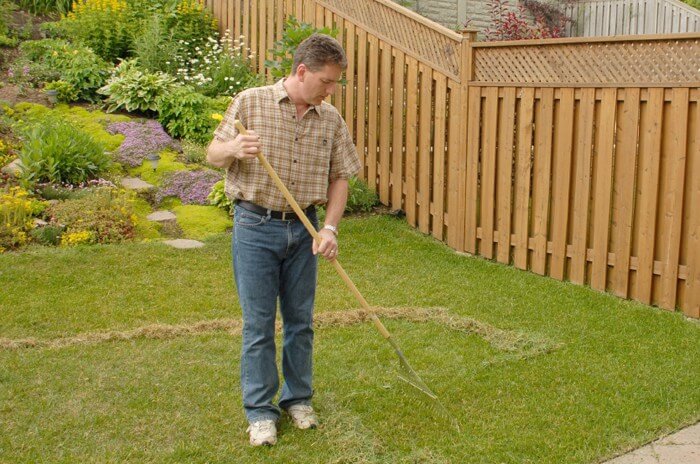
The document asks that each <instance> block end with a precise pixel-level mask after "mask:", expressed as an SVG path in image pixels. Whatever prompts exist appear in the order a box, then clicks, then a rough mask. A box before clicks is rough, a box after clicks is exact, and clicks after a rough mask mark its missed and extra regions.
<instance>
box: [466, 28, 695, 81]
mask: <svg viewBox="0 0 700 464" xmlns="http://www.w3.org/2000/svg"><path fill="white" fill-rule="evenodd" d="M545 44H546V42H545ZM474 52H475V53H474V81H476V82H488V83H503V84H519V85H523V84H556V85H558V86H566V85H574V86H575V85H590V84H594V85H614V84H620V83H624V84H642V85H656V84H658V85H670V84H673V85H675V86H678V85H680V86H697V85H698V83H699V82H700V37H692V38H684V39H676V40H664V41H658V40H640V41H621V42H590V43H554V44H547V45H546V46H542V45H540V46H531V45H529V44H528V45H513V46H510V45H504V46H500V45H499V46H480V45H479V44H475V46H474Z"/></svg>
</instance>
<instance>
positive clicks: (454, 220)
mask: <svg viewBox="0 0 700 464" xmlns="http://www.w3.org/2000/svg"><path fill="white" fill-rule="evenodd" d="M476 33H477V31H476V30H474V29H465V30H463V31H462V43H461V44H460V57H459V58H460V63H459V79H460V81H459V87H458V88H457V91H456V92H454V94H453V95H452V98H451V99H450V114H449V117H450V126H449V127H450V129H449V131H450V132H449V134H450V135H449V145H450V146H449V150H448V155H447V156H448V157H449V161H448V166H449V172H448V178H447V182H448V189H447V191H448V198H447V210H448V229H447V244H448V245H449V246H450V247H452V248H454V249H455V250H457V251H464V218H465V208H466V203H465V196H466V170H467V146H468V145H469V141H468V140H467V125H468V123H469V118H468V109H469V81H470V80H472V78H473V74H474V69H473V59H472V57H473V49H472V43H473V42H475V41H476Z"/></svg>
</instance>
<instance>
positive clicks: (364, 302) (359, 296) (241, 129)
mask: <svg viewBox="0 0 700 464" xmlns="http://www.w3.org/2000/svg"><path fill="white" fill-rule="evenodd" d="M234 124H235V126H236V129H237V130H238V133H239V134H242V135H248V131H247V130H246V128H245V127H243V124H241V122H240V121H239V120H236V121H235V123H234ZM257 157H258V160H259V161H260V162H261V163H262V165H263V166H264V167H265V170H266V171H267V173H268V174H269V175H270V177H271V178H272V180H273V181H274V182H275V184H276V185H277V188H278V189H280V192H282V195H284V198H286V199H287V202H288V203H289V204H290V205H291V207H292V209H293V210H294V212H295V213H297V216H298V217H299V219H301V222H303V223H304V226H305V227H306V230H308V231H309V233H310V234H311V236H312V237H313V238H314V240H316V241H317V242H320V241H321V236H320V235H319V233H318V231H316V229H315V228H314V226H313V224H311V221H309V218H308V217H306V214H305V213H304V210H302V209H301V207H300V206H299V203H297V202H296V200H295V199H294V196H292V193H291V192H290V191H289V190H288V189H287V187H286V186H285V185H284V182H282V179H280V178H279V176H278V175H277V173H276V172H275V170H274V169H273V168H272V166H270V163H268V162H267V159H266V158H265V155H263V153H262V151H259V152H258V154H257ZM331 263H333V267H334V268H335V270H336V271H337V272H338V274H339V275H340V277H341V278H342V279H343V281H344V282H345V285H347V286H348V288H349V289H350V291H351V292H352V293H353V295H355V298H357V301H359V302H360V305H361V306H362V307H363V308H364V309H365V310H367V312H368V313H369V315H370V317H371V318H372V322H373V323H374V325H375V326H376V327H377V330H379V333H381V334H382V336H383V337H384V338H386V339H390V338H391V334H390V333H389V331H388V330H387V329H386V327H384V324H382V321H380V320H379V318H378V317H377V315H376V314H374V310H373V309H372V308H371V307H370V306H369V303H367V300H365V297H363V296H362V294H361V293H360V291H359V290H358V289H357V287H356V286H355V284H354V283H353V281H352V280H350V277H349V276H348V275H347V273H346V272H345V269H343V267H342V266H341V265H340V263H339V262H338V260H337V259H336V258H333V259H332V260H331Z"/></svg>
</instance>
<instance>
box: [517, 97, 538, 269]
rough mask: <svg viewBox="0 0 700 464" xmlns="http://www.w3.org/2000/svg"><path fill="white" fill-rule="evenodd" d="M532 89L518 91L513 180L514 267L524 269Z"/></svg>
mask: <svg viewBox="0 0 700 464" xmlns="http://www.w3.org/2000/svg"><path fill="white" fill-rule="evenodd" d="M534 105H535V89H533V88H525V89H522V90H521V95H520V107H519V109H518V134H517V143H518V146H517V161H516V177H515V199H514V200H513V207H514V209H515V214H514V215H515V217H514V223H515V254H514V258H513V259H514V263H515V266H516V267H518V268H520V269H527V256H528V237H529V227H528V223H529V221H528V219H529V216H530V214H529V213H530V185H531V184H530V176H531V172H532V160H531V151H532V149H531V147H532V128H533V118H534Z"/></svg>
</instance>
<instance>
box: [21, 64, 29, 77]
mask: <svg viewBox="0 0 700 464" xmlns="http://www.w3.org/2000/svg"><path fill="white" fill-rule="evenodd" d="M22 75H23V76H28V75H29V66H28V65H24V67H23V68H22Z"/></svg>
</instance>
